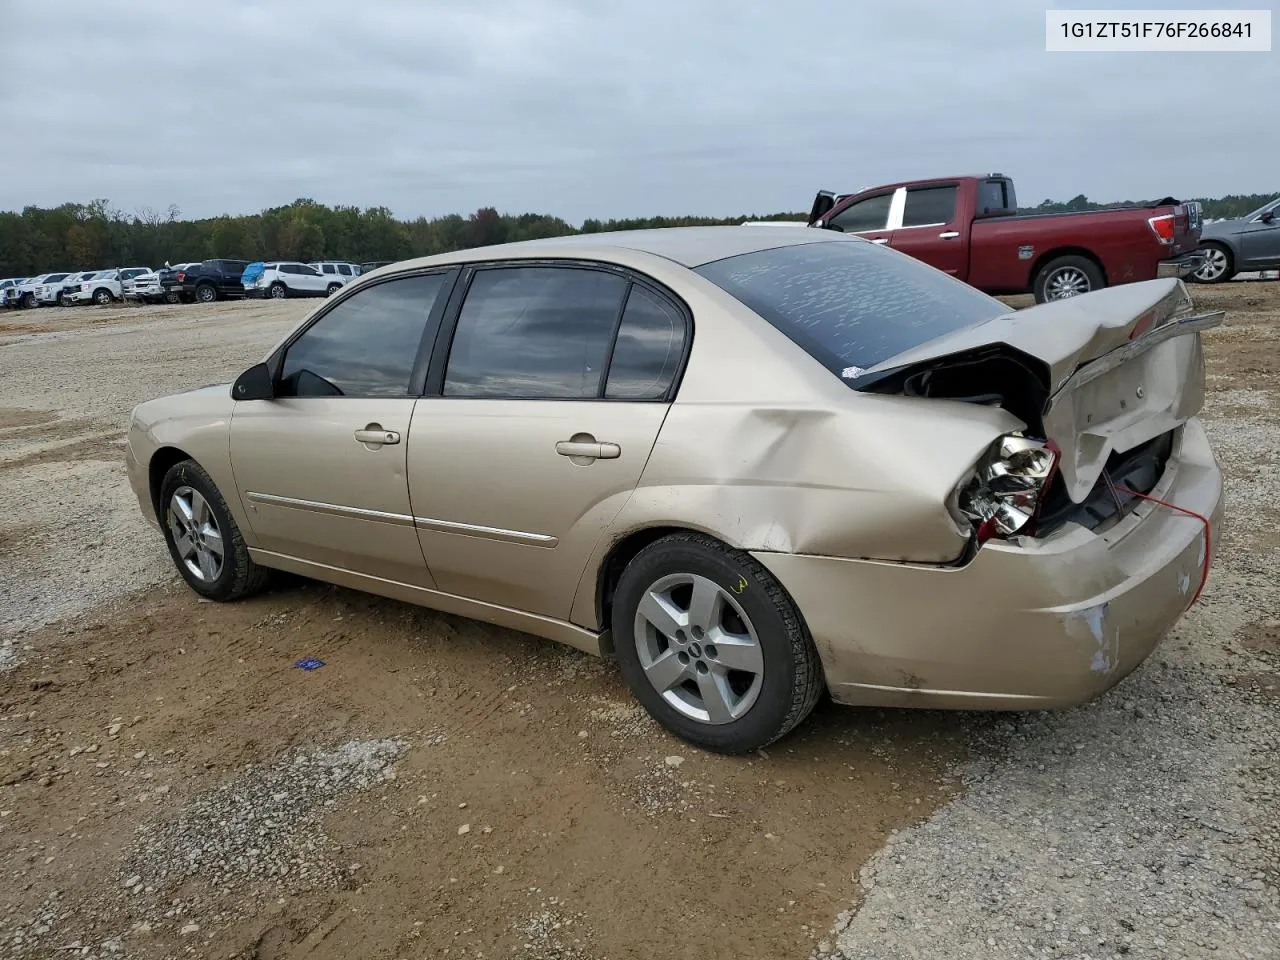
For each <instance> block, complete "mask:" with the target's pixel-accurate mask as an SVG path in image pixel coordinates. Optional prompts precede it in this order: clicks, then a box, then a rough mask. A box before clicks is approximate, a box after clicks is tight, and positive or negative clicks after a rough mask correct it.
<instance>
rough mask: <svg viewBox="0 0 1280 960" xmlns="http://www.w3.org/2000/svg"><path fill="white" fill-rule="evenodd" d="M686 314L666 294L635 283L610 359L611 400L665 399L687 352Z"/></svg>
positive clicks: (607, 389)
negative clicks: (685, 343)
mask: <svg viewBox="0 0 1280 960" xmlns="http://www.w3.org/2000/svg"><path fill="white" fill-rule="evenodd" d="M684 340H685V323H684V317H683V316H682V315H681V313H680V312H679V311H678V310H676V308H675V307H674V306H672V305H671V303H669V302H668V301H667V300H666V299H665V298H662V297H659V296H657V295H656V294H654V293H651V292H650V291H648V290H646V289H645V288H644V287H642V286H639V285H635V286H632V288H631V294H630V296H628V297H627V306H626V309H625V310H623V312H622V324H621V325H620V326H619V327H618V339H617V340H616V341H615V343H614V346H613V357H612V359H611V360H610V361H609V379H608V381H607V382H606V384H605V388H604V395H605V397H606V398H607V399H609V400H661V399H663V398H664V397H665V396H666V395H667V391H668V390H669V389H670V388H671V382H672V380H674V379H675V376H676V371H677V370H679V369H680V357H681V356H682V355H683V353H684Z"/></svg>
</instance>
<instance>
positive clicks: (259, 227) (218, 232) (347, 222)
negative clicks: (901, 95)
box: [0, 194, 1271, 277]
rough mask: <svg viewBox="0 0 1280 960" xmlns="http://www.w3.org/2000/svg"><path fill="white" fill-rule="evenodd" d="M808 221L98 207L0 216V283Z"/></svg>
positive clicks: (1230, 204)
mask: <svg viewBox="0 0 1280 960" xmlns="http://www.w3.org/2000/svg"><path fill="white" fill-rule="evenodd" d="M1270 199H1271V197H1270V196H1268V195H1266V194H1251V195H1240V194H1231V195H1228V196H1226V197H1221V198H1219V199H1203V200H1201V201H1200V202H1201V203H1202V204H1203V205H1204V215H1205V217H1206V218H1219V217H1233V216H1240V215H1241V214H1244V213H1248V212H1249V211H1250V210H1254V209H1256V208H1257V207H1259V206H1261V205H1262V204H1264V203H1266V202H1267V201H1268V200H1270ZM1115 205H1116V204H1110V206H1115ZM1101 206H1106V204H1098V203H1095V202H1093V201H1091V200H1089V199H1088V198H1086V197H1085V196H1084V195H1080V196H1077V197H1074V198H1073V199H1071V200H1068V201H1065V202H1058V201H1053V200H1045V201H1044V202H1043V203H1041V204H1040V205H1039V206H1037V207H1030V208H1024V209H1023V210H1022V212H1025V213H1054V212H1060V211H1071V210H1092V209H1098V208H1099V207H1101ZM807 218H808V215H807V213H804V212H800V213H772V214H764V215H760V214H743V215H741V216H737V217H723V218H721V217H634V218H629V219H622V220H597V219H589V220H585V221H583V223H582V224H581V225H580V226H576V227H575V226H573V225H572V224H569V223H567V222H566V221H564V220H563V219H561V218H560V217H555V216H552V215H550V214H543V213H522V214H508V213H499V212H498V211H497V210H495V209H494V208H493V207H485V208H483V209H480V210H477V211H476V212H475V213H473V214H471V215H470V216H463V215H461V214H450V215H448V216H444V217H432V218H427V217H418V218H416V219H413V220H398V219H396V217H395V216H393V215H392V213H391V211H390V210H388V209H387V208H386V207H368V208H366V209H360V208H359V207H349V206H340V207H329V206H325V205H324V204H321V203H316V202H315V201H314V200H309V199H299V200H295V201H294V202H293V203H291V204H288V205H286V206H282V207H273V208H272V209H269V210H263V211H262V212H261V213H254V214H247V215H243V216H221V217H211V218H207V219H202V220H184V219H183V218H182V215H181V212H180V211H179V209H178V208H177V207H176V206H171V207H169V208H168V209H167V210H164V211H158V210H154V209H150V208H143V209H140V210H136V211H134V212H132V213H127V212H124V211H122V210H118V209H115V208H113V207H112V206H111V204H110V203H109V202H108V201H106V200H94V201H92V202H90V203H64V204H62V205H61V206H57V207H52V208H45V207H34V206H29V207H26V208H25V209H24V210H22V211H21V212H16V211H14V212H0V277H12V276H31V275H33V274H37V273H40V272H42V271H49V270H91V269H94V268H103V267H122V266H158V265H160V264H162V263H164V262H165V261H168V262H170V263H182V262H187V261H192V260H204V259H207V258H210V257H228V258H235V259H241V260H267V259H280V260H302V261H310V260H353V261H355V262H356V263H365V262H368V261H371V260H404V259H407V258H409V257H418V256H427V255H430V254H434V253H446V252H449V251H452V250H461V249H465V248H467V247H478V246H484V245H486V244H493V243H505V242H509V241H516V240H534V239H540V238H542V237H557V236H564V235H566V234H572V233H598V232H601V231H608V230H637V229H643V228H649V227H683V226H712V225H720V224H734V223H741V222H742V221H743V220H799V221H804V220H806V219H807Z"/></svg>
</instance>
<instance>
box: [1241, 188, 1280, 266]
mask: <svg viewBox="0 0 1280 960" xmlns="http://www.w3.org/2000/svg"><path fill="white" fill-rule="evenodd" d="M1267 213H1270V214H1271V216H1272V220H1271V222H1270V223H1264V222H1263V220H1262V219H1261V218H1262V217H1264V216H1265V215H1266V214H1267ZM1240 255H1241V256H1240V267H1241V268H1243V269H1247V270H1269V269H1274V268H1275V267H1276V266H1277V265H1278V264H1280V200H1277V201H1276V202H1275V203H1273V204H1272V205H1271V207H1270V209H1268V208H1265V207H1264V208H1263V209H1262V211H1261V212H1260V213H1259V214H1258V216H1257V217H1255V218H1254V219H1252V220H1250V221H1249V222H1248V223H1246V224H1245V226H1244V229H1243V230H1242V231H1241V232H1240Z"/></svg>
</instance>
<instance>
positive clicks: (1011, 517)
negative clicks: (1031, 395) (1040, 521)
mask: <svg viewBox="0 0 1280 960" xmlns="http://www.w3.org/2000/svg"><path fill="white" fill-rule="evenodd" d="M1058 457H1059V451H1058V448H1057V447H1056V446H1054V444H1053V443H1051V442H1049V441H1045V440H1034V439H1031V438H1030V437H1024V436H1022V435H1021V434H1018V433H1007V434H1005V435H1004V436H1002V437H1000V438H999V439H998V440H996V442H995V443H993V444H992V445H991V446H990V447H989V448H988V449H987V451H986V453H984V454H983V455H982V458H981V459H980V460H979V461H978V463H977V465H976V466H975V467H974V470H973V473H972V474H971V475H970V476H969V477H968V478H967V479H966V480H965V481H964V482H963V483H962V484H961V485H960V487H959V488H958V490H957V492H956V498H955V504H956V507H957V509H958V510H959V512H960V514H961V515H962V516H963V517H964V518H965V519H966V520H968V521H970V522H971V523H972V524H973V527H974V533H975V535H976V536H977V539H978V543H979V544H983V543H986V542H987V541H988V540H991V539H997V538H998V539H1007V538H1009V537H1012V536H1014V535H1016V534H1019V533H1021V534H1030V533H1031V532H1032V531H1033V530H1034V528H1035V519H1036V517H1037V516H1038V515H1039V513H1040V506H1041V503H1042V502H1043V501H1044V497H1045V494H1046V493H1047V492H1048V490H1049V485H1050V484H1051V483H1052V482H1053V475H1054V474H1055V473H1056V472H1057V470H1058Z"/></svg>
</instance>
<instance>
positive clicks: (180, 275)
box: [173, 273, 187, 283]
mask: <svg viewBox="0 0 1280 960" xmlns="http://www.w3.org/2000/svg"><path fill="white" fill-rule="evenodd" d="M173 279H175V280H177V281H178V282H179V283H183V282H184V281H185V280H186V279H187V275H186V274H185V273H175V274H174V275H173Z"/></svg>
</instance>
